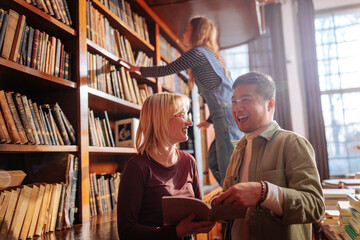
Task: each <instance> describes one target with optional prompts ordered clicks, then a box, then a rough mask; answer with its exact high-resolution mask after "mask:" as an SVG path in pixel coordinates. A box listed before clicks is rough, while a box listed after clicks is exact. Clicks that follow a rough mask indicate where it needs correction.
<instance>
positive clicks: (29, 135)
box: [14, 93, 36, 144]
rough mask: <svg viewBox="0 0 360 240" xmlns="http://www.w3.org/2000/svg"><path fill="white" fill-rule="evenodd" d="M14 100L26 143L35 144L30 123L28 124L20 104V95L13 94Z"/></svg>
mask: <svg viewBox="0 0 360 240" xmlns="http://www.w3.org/2000/svg"><path fill="white" fill-rule="evenodd" d="M14 99H15V104H16V107H17V110H18V112H19V115H20V119H21V122H22V123H23V127H24V130H25V133H26V137H27V139H28V142H29V143H30V144H35V143H36V142H35V138H34V135H33V132H32V128H31V125H30V122H29V120H28V117H27V115H26V112H25V108H24V105H23V103H22V100H21V95H20V93H15V94H14Z"/></svg>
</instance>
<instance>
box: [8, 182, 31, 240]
mask: <svg viewBox="0 0 360 240" xmlns="http://www.w3.org/2000/svg"><path fill="white" fill-rule="evenodd" d="M31 192H32V188H31V187H29V186H26V185H24V186H22V187H21V188H20V195H19V198H18V202H17V205H16V208H15V212H14V216H13V220H12V224H11V228H10V232H9V234H8V239H18V238H19V235H20V231H21V227H22V224H23V222H24V219H25V214H26V211H27V210H28V205H29V200H30V196H31Z"/></svg>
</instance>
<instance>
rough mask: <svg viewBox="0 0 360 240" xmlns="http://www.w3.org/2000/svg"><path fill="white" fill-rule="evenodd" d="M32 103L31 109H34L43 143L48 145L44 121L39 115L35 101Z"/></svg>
mask: <svg viewBox="0 0 360 240" xmlns="http://www.w3.org/2000/svg"><path fill="white" fill-rule="evenodd" d="M32 104H33V109H34V112H35V117H36V121H37V122H38V123H39V127H40V133H41V135H42V137H43V141H44V144H45V145H50V142H49V139H48V136H46V128H45V122H44V121H43V119H42V118H41V117H40V113H39V107H38V106H37V103H36V102H33V103H32Z"/></svg>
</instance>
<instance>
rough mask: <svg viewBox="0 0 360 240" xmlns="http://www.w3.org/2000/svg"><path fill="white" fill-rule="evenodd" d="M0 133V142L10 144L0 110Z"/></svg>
mask: <svg viewBox="0 0 360 240" xmlns="http://www.w3.org/2000/svg"><path fill="white" fill-rule="evenodd" d="M0 132H1V135H2V140H1V141H2V142H4V143H11V138H10V135H9V132H8V130H7V128H6V124H5V119H4V117H3V114H2V112H1V110H0Z"/></svg>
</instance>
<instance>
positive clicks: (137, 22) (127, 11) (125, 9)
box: [89, 0, 150, 42]
mask: <svg viewBox="0 0 360 240" xmlns="http://www.w3.org/2000/svg"><path fill="white" fill-rule="evenodd" d="M89 2H90V1H89ZM100 2H101V3H102V4H104V5H105V7H107V8H108V9H110V11H111V12H113V13H114V14H115V15H116V16H118V17H119V18H120V19H121V20H122V21H123V22H125V23H126V24H127V25H128V26H129V27H130V28H132V29H134V30H135V31H136V32H137V34H139V35H140V36H141V38H143V39H144V40H146V41H148V42H150V39H149V32H148V27H147V24H146V20H145V18H144V17H142V16H140V15H139V14H137V13H135V12H133V11H132V10H131V6H130V3H129V2H127V1H125V0H119V1H111V0H100ZM90 4H91V2H90Z"/></svg>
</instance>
